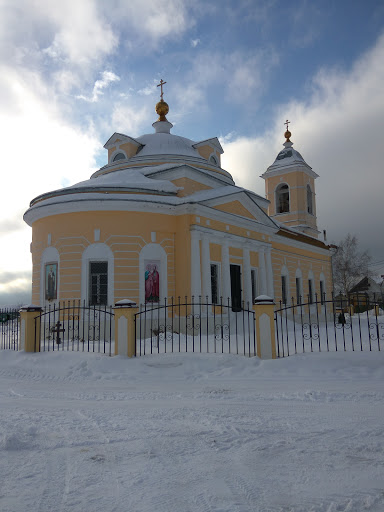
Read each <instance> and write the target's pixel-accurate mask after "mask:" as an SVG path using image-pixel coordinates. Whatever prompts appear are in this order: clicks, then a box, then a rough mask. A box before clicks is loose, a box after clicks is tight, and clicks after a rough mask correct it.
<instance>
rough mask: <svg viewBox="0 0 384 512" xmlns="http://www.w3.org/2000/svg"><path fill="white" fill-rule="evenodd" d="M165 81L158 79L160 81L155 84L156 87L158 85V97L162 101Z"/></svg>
mask: <svg viewBox="0 0 384 512" xmlns="http://www.w3.org/2000/svg"><path fill="white" fill-rule="evenodd" d="M166 83H167V82H164V81H163V79H161V80H160V83H159V84H158V85H157V87H160V91H161V94H160V99H161V101H163V85H164V84H166Z"/></svg>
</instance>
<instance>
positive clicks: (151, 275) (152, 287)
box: [144, 260, 160, 302]
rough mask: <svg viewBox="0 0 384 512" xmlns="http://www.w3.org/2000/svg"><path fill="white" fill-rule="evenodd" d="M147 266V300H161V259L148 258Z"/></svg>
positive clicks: (145, 265)
mask: <svg viewBox="0 0 384 512" xmlns="http://www.w3.org/2000/svg"><path fill="white" fill-rule="evenodd" d="M144 267H145V302H159V300H160V275H159V268H160V261H158V260H146V261H145V262H144Z"/></svg>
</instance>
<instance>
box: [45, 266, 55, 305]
mask: <svg viewBox="0 0 384 512" xmlns="http://www.w3.org/2000/svg"><path fill="white" fill-rule="evenodd" d="M56 299H57V263H47V264H46V265H45V300H56Z"/></svg>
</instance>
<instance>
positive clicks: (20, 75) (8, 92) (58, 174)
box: [0, 65, 101, 290]
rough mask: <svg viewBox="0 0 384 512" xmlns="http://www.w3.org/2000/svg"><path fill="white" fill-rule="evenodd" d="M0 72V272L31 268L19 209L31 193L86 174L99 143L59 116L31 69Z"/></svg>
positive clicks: (28, 232)
mask: <svg viewBox="0 0 384 512" xmlns="http://www.w3.org/2000/svg"><path fill="white" fill-rule="evenodd" d="M0 73H1V76H2V77H3V80H2V83H1V92H4V95H3V94H0V139H1V141H2V147H3V148H4V150H3V153H2V166H3V169H4V170H6V173H7V187H8V189H9V191H10V193H5V192H4V193H3V194H2V199H1V202H0V219H2V221H1V223H0V232H1V235H2V236H1V246H2V250H1V251H0V272H13V271H19V270H20V271H22V272H23V271H25V270H27V269H28V270H29V269H30V268H31V256H30V253H29V244H30V241H31V230H30V228H29V227H28V226H27V225H26V224H25V223H24V222H23V221H22V212H23V211H25V210H27V208H28V206H29V203H30V201H31V200H32V199H33V198H34V197H36V196H37V195H39V194H41V193H43V192H47V191H49V190H54V189H58V188H61V183H62V180H63V179H67V180H68V181H69V182H70V183H71V184H72V183H76V182H78V181H81V180H83V179H87V178H89V176H90V174H91V172H92V171H93V170H94V169H95V157H96V155H97V153H98V151H99V149H100V148H101V144H100V142H99V140H98V138H97V137H96V136H95V135H94V133H93V131H92V127H91V126H89V129H88V130H86V131H85V130H82V129H80V128H78V127H77V126H75V125H72V124H71V123H70V122H68V120H67V119H65V117H64V116H63V114H62V113H61V112H60V111H59V110H58V107H57V103H56V96H55V94H54V93H53V92H52V90H50V88H48V87H47V85H46V84H45V83H44V81H42V80H41V77H40V76H39V75H38V74H37V73H32V72H30V71H27V70H20V69H14V68H10V67H9V66H7V65H0ZM24 282H25V281H23V283H24ZM20 286H21V287H22V286H23V284H22V283H20V282H16V281H15V283H13V284H12V286H11V283H9V282H7V283H6V284H5V288H6V289H11V288H12V289H14V288H18V287H20ZM29 286H30V283H29ZM3 290H4V289H3Z"/></svg>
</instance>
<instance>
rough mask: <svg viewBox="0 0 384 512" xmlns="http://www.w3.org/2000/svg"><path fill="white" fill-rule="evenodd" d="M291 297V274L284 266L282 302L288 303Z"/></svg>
mask: <svg viewBox="0 0 384 512" xmlns="http://www.w3.org/2000/svg"><path fill="white" fill-rule="evenodd" d="M288 297H289V273H288V269H287V267H286V266H285V265H284V266H283V267H282V269H281V301H282V303H283V304H287V303H288Z"/></svg>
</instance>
